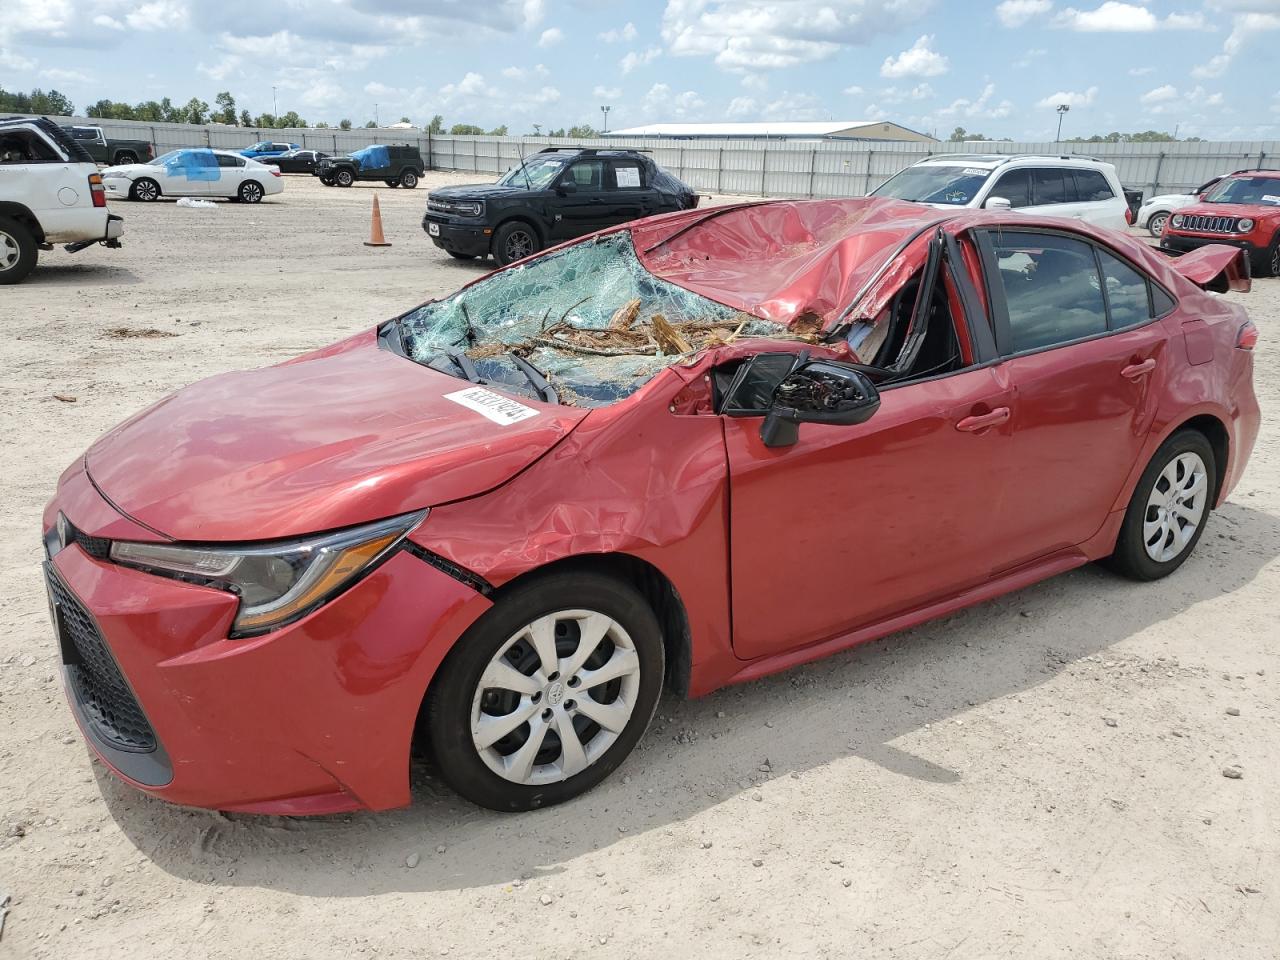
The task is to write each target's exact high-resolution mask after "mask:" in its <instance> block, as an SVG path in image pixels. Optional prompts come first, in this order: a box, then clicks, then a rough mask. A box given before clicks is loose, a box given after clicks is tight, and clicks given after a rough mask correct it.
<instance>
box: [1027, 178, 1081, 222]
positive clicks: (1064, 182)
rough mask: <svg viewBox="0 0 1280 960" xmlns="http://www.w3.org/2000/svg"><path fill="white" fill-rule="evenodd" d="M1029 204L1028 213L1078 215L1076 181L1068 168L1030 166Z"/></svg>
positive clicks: (1062, 215)
mask: <svg viewBox="0 0 1280 960" xmlns="http://www.w3.org/2000/svg"><path fill="white" fill-rule="evenodd" d="M1030 174H1031V206H1030V207H1029V208H1028V209H1027V211H1026V212H1028V213H1040V214H1044V215H1045V216H1046V217H1079V215H1080V211H1079V209H1078V208H1077V203H1076V201H1077V199H1078V197H1079V194H1077V193H1076V182H1075V179H1074V178H1073V177H1072V176H1071V171H1070V170H1064V169H1062V168H1061V167H1032V168H1030Z"/></svg>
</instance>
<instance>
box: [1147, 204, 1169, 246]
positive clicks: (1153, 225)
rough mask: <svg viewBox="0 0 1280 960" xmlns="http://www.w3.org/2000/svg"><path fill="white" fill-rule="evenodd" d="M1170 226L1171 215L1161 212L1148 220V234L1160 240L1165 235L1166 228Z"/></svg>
mask: <svg viewBox="0 0 1280 960" xmlns="http://www.w3.org/2000/svg"><path fill="white" fill-rule="evenodd" d="M1168 224H1169V214H1167V213H1165V212H1164V211H1163V210H1161V211H1160V212H1158V213H1153V214H1152V215H1151V216H1150V217H1148V218H1147V233H1149V234H1151V235H1152V236H1153V237H1155V238H1157V239H1159V238H1160V237H1161V236H1163V235H1164V228H1165V227H1166V226H1168Z"/></svg>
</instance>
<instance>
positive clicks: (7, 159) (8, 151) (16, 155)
mask: <svg viewBox="0 0 1280 960" xmlns="http://www.w3.org/2000/svg"><path fill="white" fill-rule="evenodd" d="M61 160H62V158H61V157H59V156H58V154H57V152H56V151H55V150H54V149H53V147H52V146H50V145H49V143H48V142H47V141H46V140H45V139H44V137H42V136H40V135H39V134H38V133H36V132H35V131H34V130H22V129H18V130H8V131H5V132H3V133H0V164H4V163H59V162H61Z"/></svg>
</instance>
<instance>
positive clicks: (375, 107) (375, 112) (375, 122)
mask: <svg viewBox="0 0 1280 960" xmlns="http://www.w3.org/2000/svg"><path fill="white" fill-rule="evenodd" d="M373 125H374V126H375V127H380V126H382V124H381V123H379V122H378V105H377V104H376V103H375V104H374V105H373Z"/></svg>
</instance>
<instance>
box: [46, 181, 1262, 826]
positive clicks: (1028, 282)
mask: <svg viewBox="0 0 1280 960" xmlns="http://www.w3.org/2000/svg"><path fill="white" fill-rule="evenodd" d="M1241 257H1242V253H1241V251H1239V250H1236V249H1233V248H1230V247H1212V246H1210V247H1205V248H1203V249H1200V250H1197V251H1196V252H1194V253H1190V254H1187V255H1186V256H1183V257H1181V258H1179V259H1177V260H1169V259H1167V258H1166V257H1165V256H1163V255H1161V254H1160V253H1158V252H1156V251H1154V250H1152V249H1150V248H1148V247H1146V246H1144V245H1143V244H1141V243H1138V242H1136V241H1134V240H1131V239H1129V238H1128V237H1126V236H1123V235H1121V234H1119V233H1116V232H1113V231H1107V230H1102V229H1096V228H1093V227H1090V226H1088V225H1084V224H1081V223H1079V222H1075V221H1066V220H1055V219H1049V218H1040V217H1035V216H1022V215H1009V214H1001V213H998V212H991V211H980V210H978V211H971V210H965V211H962V212H957V211H944V210H935V209H932V208H928V207H922V206H917V205H914V204H909V203H903V202H899V201H892V200H880V199H858V200H845V201H806V202H773V203H761V204H742V205H737V206H728V207H719V208H711V209H699V210H693V211H685V212H680V213H675V214H670V215H667V216H663V217H658V218H653V219H650V220H645V221H640V222H636V223H633V224H629V225H628V226H627V227H625V228H615V229H613V230H609V231H605V232H603V233H599V234H595V235H593V236H591V237H588V238H586V239H583V240H580V241H576V242H574V243H572V244H570V245H566V246H562V247H559V248H555V249H552V250H550V251H547V252H545V253H543V254H541V255H539V256H537V257H534V258H531V259H528V260H524V261H521V262H519V263H517V264H514V265H512V266H510V267H508V268H505V269H503V270H500V271H497V272H495V273H492V274H489V275H487V276H485V277H483V278H481V279H479V280H477V281H475V282H474V283H472V284H470V285H468V286H467V287H465V288H463V289H462V290H461V291H459V292H458V293H456V294H454V295H452V296H450V297H447V298H445V299H441V300H437V301H434V302H430V303H427V304H424V305H422V306H420V307H417V308H416V309H413V310H410V311H409V312H407V313H405V314H404V315H402V316H399V317H397V318H395V319H393V320H390V321H388V322H387V323H385V324H383V325H381V326H380V327H379V328H378V329H376V330H370V331H369V332H367V333H364V334H360V335H358V336H354V337H352V338H350V339H348V340H345V341H342V342H340V343H337V344H334V345H333V346H330V347H327V348H325V349H322V350H319V351H317V352H315V353H312V354H308V355H306V356H303V357H300V358H298V359H296V360H292V361H290V362H287V363H284V364H282V365H279V366H274V367H268V368H265V369H261V370H255V371H248V372H236V373H227V374H223V375H221V376H216V377H213V378H211V379H208V380H205V381H202V382H200V383H197V384H195V385H193V386H190V387H187V388H186V389H184V390H181V391H179V392H178V393H176V394H174V395H173V396H170V397H168V398H167V399H164V400H162V401H160V402H159V403H157V404H156V405H154V406H153V407H151V408H150V409H148V410H145V411H143V412H142V413H140V414H138V415H137V416H135V417H133V418H132V419H130V420H127V421H126V422H124V423H123V424H121V425H120V426H118V427H117V428H115V429H114V430H112V431H111V432H110V433H108V434H107V435H105V436H104V437H102V438H101V439H100V440H98V441H97V442H96V443H95V444H94V445H93V446H92V447H91V448H90V449H89V450H88V452H87V454H86V455H85V456H84V457H83V458H82V459H80V460H78V461H77V462H76V463H75V464H73V465H72V466H71V467H70V468H69V469H68V470H67V471H66V472H65V473H64V474H63V476H62V478H61V480H60V482H59V486H58V489H57V493H56V495H55V496H54V498H53V501H52V502H51V503H50V504H49V506H48V509H47V511H46V514H45V518H44V520H45V528H46V529H45V547H46V552H47V555H48V560H47V563H46V564H45V570H46V577H47V583H48V588H49V595H50V599H51V606H52V612H53V618H54V623H55V628H56V634H57V638H58V642H59V644H60V645H61V653H62V660H63V663H64V665H65V677H66V689H67V693H68V697H69V700H70V703H71V707H72V710H73V711H74V714H75V717H76V720H77V722H78V723H79V725H80V727H81V729H82V731H83V733H84V735H85V737H86V738H87V740H88V742H89V744H90V745H91V746H92V748H93V750H94V751H96V753H97V754H98V756H100V757H101V758H102V760H104V761H105V762H106V763H107V764H108V765H110V767H111V768H112V769H113V770H114V771H115V772H116V773H117V774H118V775H119V776H120V777H122V778H123V779H124V780H126V781H128V782H129V783H131V784H133V785H134V786H136V787H138V788H140V789H142V790H144V791H146V792H148V793H150V794H153V795H156V796H159V797H163V798H165V799H167V800H171V801H174V802H177V803H183V804H190V805H195V806H204V807H215V808H220V809H223V810H237V811H253V812H264V813H277V814H305V813H330V812H336V811H343V810H355V809H371V810H382V809H386V808H389V807H395V806H397V805H401V804H405V803H407V802H409V799H410V789H409V765H410V757H411V754H412V752H413V750H414V748H415V745H417V746H421V747H423V748H424V749H426V750H427V751H428V752H429V754H430V755H431V756H432V757H433V759H434V763H435V764H436V766H437V768H438V770H439V772H440V774H441V775H442V776H443V778H444V779H445V780H446V781H447V782H448V783H449V784H451V785H452V786H453V787H454V788H456V789H457V790H458V792H459V793H461V794H462V795H464V796H465V797H468V798H470V799H471V800H473V801H475V802H476V803H479V804H483V805H485V806H487V807H492V808H495V809H499V810H525V809H530V808H534V807H538V806H542V805H547V804H553V803H558V802H561V801H564V800H567V799H569V798H571V797H573V796H575V795H577V794H580V793H582V792H583V791H584V790H587V789H588V788H590V787H591V786H593V785H594V784H596V783H598V782H599V781H601V780H602V779H603V778H604V777H606V776H607V775H608V774H609V773H610V772H611V771H612V770H614V769H615V768H616V767H617V766H618V765H619V764H620V763H622V762H623V760H624V758H625V757H626V756H627V754H628V753H629V752H630V751H631V750H632V748H633V747H635V745H636V743H637V741H638V740H639V739H640V737H641V735H642V734H643V733H644V730H645V727H646V726H647V724H648V723H649V721H650V718H651V717H652V715H653V713H654V709H655V707H656V705H657V703H658V698H659V695H660V693H661V691H662V690H663V689H664V688H667V689H670V690H672V691H674V692H675V693H676V694H678V695H689V696H698V695H701V694H706V693H708V692H710V691H712V690H715V689H716V688H718V687H721V686H723V685H725V684H731V683H738V682H742V681H746V680H751V679H754V678H756V677H760V676H763V675H765V674H768V673H772V672H774V671H777V670H781V669H785V668H787V667H790V666H793V665H795V664H799V663H803V662H805V661H809V660H813V659H815V658H818V657H822V656H826V655H828V654H831V653H834V652H836V651H838V650H842V649H845V648H847V647H850V646H852V645H854V644H857V643H861V642H863V641H866V640H870V639H873V638H876V637H881V636H884V635H885V634H888V633H891V632H893V631H896V630H900V629H902V628H904V627H908V626H911V625H913V624H917V623H920V622H922V621H924V620H928V619H930V618H932V617H937V616H941V615H943V614H947V613H950V612H952V611H954V610H957V609H959V608H961V607H964V606H967V605H970V604H973V603H977V602H979V601H982V600H985V599H988V598H991V597H995V596H997V595H999V594H1002V593H1005V592H1008V591H1010V590H1015V589H1018V588H1020V587H1023V586H1026V585H1028V584H1030V583H1033V582H1035V581H1037V580H1041V579H1043V578H1045V577H1048V576H1051V575H1053V574H1056V573H1060V572H1062V571H1065V570H1069V569H1071V568H1072V567H1076V566H1079V565H1080V564H1084V563H1088V562H1090V561H1095V560H1100V561H1105V562H1106V563H1108V564H1109V565H1110V566H1112V567H1114V568H1115V569H1116V570H1118V571H1120V572H1121V573H1123V574H1127V575H1129V576H1131V577H1135V578H1138V579H1140V580H1150V579H1155V578H1158V577H1163V576H1166V575H1167V574H1169V573H1171V572H1172V571H1174V570H1176V569H1177V568H1178V566H1179V565H1180V564H1182V563H1183V562H1184V561H1185V560H1186V559H1187V557H1188V555H1189V554H1190V553H1191V551H1192V550H1193V549H1194V548H1195V545H1196V542H1197V541H1198V539H1199V538H1200V536H1201V534H1202V533H1203V531H1204V528H1205V524H1206V523H1207V522H1208V520H1209V515H1210V511H1211V510H1213V508H1214V507H1215V506H1216V505H1218V504H1220V503H1221V502H1222V501H1223V499H1224V498H1225V497H1226V496H1227V495H1228V494H1229V493H1230V491H1231V489H1232V487H1233V486H1234V485H1235V484H1236V482H1237V481H1238V479H1239V478H1240V475H1241V472H1242V471H1243V470H1244V467H1245V463H1246V461H1247V460H1248V457H1249V453H1250V450H1251V448H1252V446H1253V443H1254V437H1255V435H1256V433H1257V429H1258V416H1259V414H1258V405H1257V402H1256V401H1255V398H1254V393H1253V386H1252V376H1253V354H1252V349H1253V347H1254V343H1255V341H1256V339H1257V331H1256V330H1255V328H1254V326H1253V325H1252V324H1251V323H1250V322H1249V320H1248V318H1247V316H1246V315H1245V313H1244V311H1243V310H1242V309H1241V308H1240V307H1239V306H1238V305H1236V304H1234V303H1231V302H1228V301H1227V300H1225V299H1223V298H1222V297H1219V296H1217V295H1215V294H1214V293H1213V292H1211V291H1220V290H1225V289H1227V288H1229V287H1232V288H1235V289H1241V290H1243V289H1247V286H1248V273H1247V269H1246V268H1245V267H1244V266H1243V265H1242V264H1241V262H1240V258H1241Z"/></svg>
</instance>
